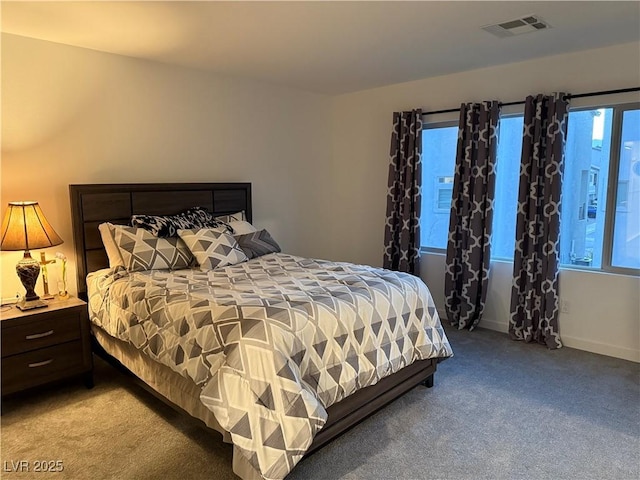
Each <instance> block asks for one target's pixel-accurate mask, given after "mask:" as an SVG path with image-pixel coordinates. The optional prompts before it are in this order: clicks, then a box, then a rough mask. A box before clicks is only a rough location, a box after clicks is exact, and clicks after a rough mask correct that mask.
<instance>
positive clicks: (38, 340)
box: [2, 310, 80, 358]
mask: <svg viewBox="0 0 640 480" xmlns="http://www.w3.org/2000/svg"><path fill="white" fill-rule="evenodd" d="M77 338H80V313H79V311H77V310H75V311H74V310H66V311H65V310H63V311H59V312H51V314H49V315H47V316H46V318H42V319H35V320H33V321H24V322H21V323H19V324H18V325H15V326H12V327H8V328H3V329H2V357H3V358H4V357H6V356H9V355H14V354H17V353H23V352H28V351H31V350H35V349H37V348H42V347H48V346H50V345H57V344H59V343H64V342H69V341H71V340H75V339H77Z"/></svg>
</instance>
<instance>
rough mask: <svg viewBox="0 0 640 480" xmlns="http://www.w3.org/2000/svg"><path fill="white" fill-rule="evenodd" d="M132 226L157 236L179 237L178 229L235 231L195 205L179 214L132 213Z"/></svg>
mask: <svg viewBox="0 0 640 480" xmlns="http://www.w3.org/2000/svg"><path fill="white" fill-rule="evenodd" d="M131 226H133V227H140V228H144V229H145V230H147V231H149V232H151V233H152V234H153V235H155V236H156V237H163V238H166V237H177V236H178V230H191V229H198V228H215V229H219V231H220V232H224V233H233V229H232V228H231V227H230V226H229V225H228V224H226V223H225V222H222V221H220V220H218V219H216V218H215V217H214V216H213V215H211V214H210V213H209V212H208V211H207V209H206V208H203V207H193V208H190V209H189V210H187V211H185V212H182V213H178V214H177V215H132V216H131Z"/></svg>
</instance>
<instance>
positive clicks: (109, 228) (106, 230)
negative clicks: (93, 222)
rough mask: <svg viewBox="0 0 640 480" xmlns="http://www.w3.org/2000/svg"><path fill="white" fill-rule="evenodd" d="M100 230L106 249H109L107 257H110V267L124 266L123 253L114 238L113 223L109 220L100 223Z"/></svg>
mask: <svg viewBox="0 0 640 480" xmlns="http://www.w3.org/2000/svg"><path fill="white" fill-rule="evenodd" d="M98 231H99V232H100V237H101V238H102V244H103V245H104V249H105V250H106V251H107V258H109V267H111V268H113V267H118V266H124V261H123V260H122V255H120V250H119V249H118V246H117V245H116V242H115V240H114V239H113V235H114V229H113V225H112V224H111V223H108V222H105V223H101V224H100V225H98Z"/></svg>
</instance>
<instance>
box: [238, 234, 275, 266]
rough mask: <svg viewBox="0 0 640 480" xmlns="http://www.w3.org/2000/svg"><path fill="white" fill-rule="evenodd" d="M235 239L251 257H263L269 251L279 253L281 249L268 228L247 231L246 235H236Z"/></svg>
mask: <svg viewBox="0 0 640 480" xmlns="http://www.w3.org/2000/svg"><path fill="white" fill-rule="evenodd" d="M235 239H236V240H237V242H238V245H240V248H241V249H242V251H243V252H244V254H245V255H246V256H247V258H249V259H252V258H256V257H261V256H262V255H266V254H267V253H278V252H280V251H281V250H280V245H278V244H277V243H276V241H275V240H274V239H273V238H272V237H271V235H269V232H267V231H266V230H258V231H257V232H252V233H247V234H245V235H235Z"/></svg>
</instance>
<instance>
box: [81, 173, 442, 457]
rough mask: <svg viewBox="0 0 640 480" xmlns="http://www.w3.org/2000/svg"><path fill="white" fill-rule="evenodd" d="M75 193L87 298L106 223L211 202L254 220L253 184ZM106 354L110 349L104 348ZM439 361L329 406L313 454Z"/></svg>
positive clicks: (429, 376)
mask: <svg viewBox="0 0 640 480" xmlns="http://www.w3.org/2000/svg"><path fill="white" fill-rule="evenodd" d="M69 194H70V198H71V213H72V220H73V238H74V242H75V252H76V265H77V280H78V296H79V297H80V298H83V299H85V300H86V299H87V285H86V276H87V274H88V273H90V272H93V271H95V270H98V269H101V268H106V267H108V259H107V255H106V252H105V250H104V247H103V245H102V240H101V239H100V233H99V231H98V225H99V224H100V223H103V222H111V223H115V224H127V223H128V222H129V218H130V217H131V215H133V214H148V215H162V214H164V215H173V214H176V213H179V212H182V211H184V210H186V209H188V208H190V207H194V206H201V207H205V208H207V209H208V210H209V211H210V212H213V213H214V214H216V215H223V214H230V213H235V212H238V211H240V210H244V211H245V215H246V217H247V220H248V221H250V222H251V221H252V209H251V206H252V205H251V184H250V183H130V184H94V185H70V186H69ZM102 353H103V354H105V353H104V351H102ZM110 360H115V359H110ZM115 362H117V361H115ZM112 363H113V362H112ZM436 366H437V359H429V360H421V361H418V362H415V363H413V364H412V365H409V366H408V367H405V368H403V369H402V370H400V371H399V372H396V373H395V374H393V375H390V376H389V377H386V378H383V379H382V380H381V381H379V382H378V383H377V384H375V385H372V386H370V387H366V388H364V389H362V390H359V391H357V392H356V393H354V394H353V395H350V396H349V397H347V398H345V399H344V400H342V401H341V402H338V403H336V404H335V405H332V406H330V407H329V408H328V409H327V413H328V420H327V422H326V424H325V426H324V428H323V429H322V430H321V431H320V432H318V434H317V435H316V437H315V439H314V441H313V444H312V445H311V447H310V448H309V450H308V451H307V455H309V454H311V453H312V452H314V451H316V450H318V449H319V448H321V447H322V446H323V445H325V444H326V443H328V442H330V441H331V440H332V439H334V438H335V437H337V436H338V435H340V434H342V433H343V432H345V431H346V430H347V429H349V428H351V427H352V426H354V425H355V424H356V423H358V422H360V421H361V420H363V419H364V418H366V417H368V416H369V415H371V414H372V413H374V412H375V411H376V410H378V409H380V408H382V407H383V406H384V405H386V404H387V403H389V402H391V401H392V400H394V399H396V398H398V397H399V396H401V395H403V394H404V393H406V392H407V391H408V390H410V389H412V388H414V387H415V386H417V385H418V384H423V385H425V386H427V387H431V386H433V376H434V373H435V371H436ZM143 386H144V385H143ZM146 389H147V390H149V391H151V393H153V394H154V395H155V396H156V397H158V398H160V399H161V400H162V401H164V402H165V403H167V404H169V405H170V406H172V407H173V408H175V409H177V410H179V411H184V410H182V409H181V408H180V407H178V406H177V405H174V404H173V403H172V402H170V401H168V400H167V399H166V398H164V397H162V396H161V395H160V394H158V393H157V392H154V391H153V390H151V387H148V386H147V387H146Z"/></svg>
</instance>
